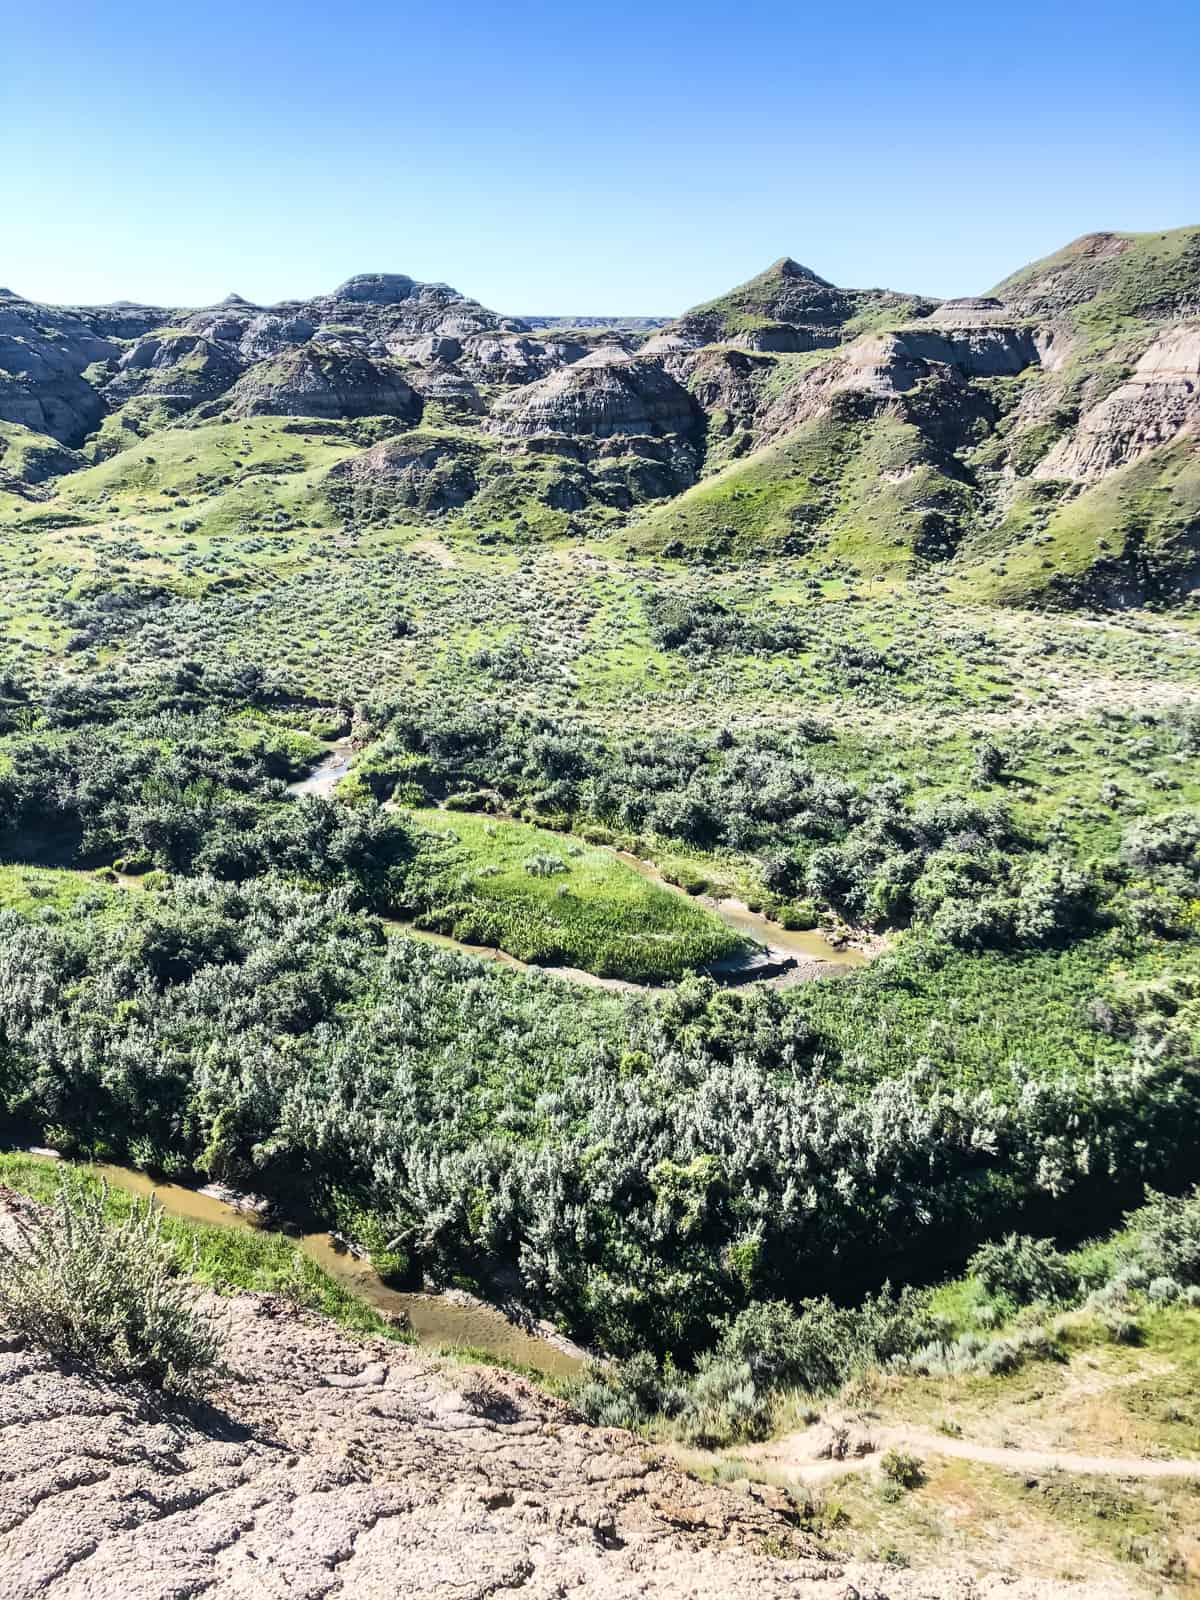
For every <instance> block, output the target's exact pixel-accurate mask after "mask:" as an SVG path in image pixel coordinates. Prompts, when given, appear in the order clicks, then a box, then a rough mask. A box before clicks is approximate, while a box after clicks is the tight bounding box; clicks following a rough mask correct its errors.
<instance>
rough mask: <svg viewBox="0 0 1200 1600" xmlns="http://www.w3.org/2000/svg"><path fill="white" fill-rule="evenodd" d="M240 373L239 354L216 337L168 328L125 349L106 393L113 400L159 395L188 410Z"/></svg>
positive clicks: (115, 401)
mask: <svg viewBox="0 0 1200 1600" xmlns="http://www.w3.org/2000/svg"><path fill="white" fill-rule="evenodd" d="M240 372H241V366H240V364H239V363H238V361H237V360H236V358H235V357H234V355H233V354H232V353H231V352H230V351H229V350H228V349H227V348H225V347H224V346H223V345H222V344H221V343H219V342H218V341H217V340H215V339H210V338H206V337H205V336H204V335H203V334H201V333H195V332H192V331H191V330H190V329H185V328H178V329H176V328H168V329H163V330H161V331H160V332H158V333H148V334H146V335H145V336H144V337H143V338H141V339H138V340H136V341H135V343H134V344H133V345H132V346H131V347H130V348H129V349H128V350H126V352H125V353H124V355H123V356H122V357H121V359H120V361H119V362H118V363H117V370H116V372H115V374H114V375H113V377H112V378H111V379H110V380H109V382H108V383H106V384H105V385H104V395H105V398H106V399H107V400H108V401H109V403H110V404H112V405H121V404H122V403H123V402H124V401H126V400H130V399H132V398H134V396H137V395H154V396H155V397H157V398H158V399H161V400H163V401H164V402H167V403H171V404H173V405H174V406H175V407H176V408H178V409H186V408H188V407H190V406H194V405H199V404H200V403H201V402H202V401H205V400H212V399H215V398H216V397H217V396H218V395H221V394H224V392H225V390H226V389H228V388H229V386H230V384H232V383H233V382H234V381H235V380H236V379H237V377H238V375H239V373H240Z"/></svg>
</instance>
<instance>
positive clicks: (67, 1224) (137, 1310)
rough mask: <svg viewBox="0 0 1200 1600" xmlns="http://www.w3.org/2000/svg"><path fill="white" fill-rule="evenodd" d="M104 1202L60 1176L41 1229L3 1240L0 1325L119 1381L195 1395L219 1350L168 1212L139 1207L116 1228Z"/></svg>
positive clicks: (212, 1372)
mask: <svg viewBox="0 0 1200 1600" xmlns="http://www.w3.org/2000/svg"><path fill="white" fill-rule="evenodd" d="M106 1193H107V1191H106V1189H105V1187H104V1186H103V1185H101V1187H100V1189H99V1191H97V1192H92V1191H89V1190H88V1189H85V1188H83V1187H82V1186H81V1185H80V1184H78V1183H76V1182H74V1181H72V1179H71V1178H69V1177H68V1176H66V1175H64V1176H63V1178H62V1180H61V1182H60V1185H59V1191H58V1196H57V1199H56V1201H55V1204H54V1205H53V1206H52V1207H51V1208H50V1209H49V1210H48V1212H47V1213H46V1215H45V1217H44V1219H41V1220H39V1221H38V1222H37V1223H36V1224H33V1225H29V1224H25V1223H18V1225H17V1228H16V1238H15V1239H14V1240H13V1241H12V1242H5V1241H4V1240H2V1239H0V1323H3V1324H5V1325H6V1326H7V1327H9V1328H10V1329H11V1330H12V1331H13V1332H14V1333H18V1334H23V1335H24V1336H25V1337H26V1338H27V1339H28V1340H29V1341H30V1342H31V1343H32V1344H36V1345H40V1346H42V1347H43V1348H44V1349H47V1350H49V1351H50V1352H51V1353H52V1354H53V1355H56V1356H70V1357H73V1358H74V1359H75V1360H78V1361H82V1362H85V1363H86V1364H87V1365H89V1366H92V1367H95V1368H97V1369H98V1370H100V1371H101V1372H105V1373H107V1374H109V1375H110V1376H112V1377H114V1378H120V1379H137V1380H138V1381H140V1382H142V1383H146V1384H150V1385H151V1386H152V1387H154V1388H157V1389H164V1390H166V1391H168V1392H169V1393H172V1394H177V1395H198V1394H200V1393H202V1392H203V1391H204V1389H205V1388H206V1387H207V1386H208V1384H209V1383H210V1381H211V1380H212V1379H213V1378H214V1377H215V1376H216V1373H217V1370H218V1342H217V1337H216V1334H215V1332H214V1330H213V1328H212V1327H211V1326H210V1324H209V1322H208V1321H207V1319H206V1318H205V1317H203V1316H202V1315H201V1314H200V1313H199V1312H198V1311H197V1309H196V1307H195V1304H194V1300H193V1295H192V1291H191V1289H190V1287H189V1285H188V1283H187V1280H186V1279H185V1278H184V1277H183V1276H181V1274H180V1272H179V1265H178V1262H177V1259H176V1256H175V1253H174V1251H173V1250H172V1249H171V1247H170V1245H168V1244H167V1242H166V1241H165V1240H164V1239H163V1237H162V1208H161V1207H160V1206H158V1205H157V1204H156V1203H155V1202H154V1201H153V1200H146V1201H145V1202H144V1203H143V1202H137V1203H135V1204H134V1206H133V1207H132V1209H131V1210H130V1212H129V1215H128V1217H126V1219H125V1221H124V1222H122V1223H120V1224H119V1225H114V1224H112V1223H110V1222H108V1221H107V1219H106V1217H105V1199H106Z"/></svg>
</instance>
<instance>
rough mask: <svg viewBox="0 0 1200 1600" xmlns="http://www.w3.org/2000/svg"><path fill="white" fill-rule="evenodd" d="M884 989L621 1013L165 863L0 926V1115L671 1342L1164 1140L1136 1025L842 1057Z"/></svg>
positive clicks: (1188, 1057)
mask: <svg viewBox="0 0 1200 1600" xmlns="http://www.w3.org/2000/svg"><path fill="white" fill-rule="evenodd" d="M956 959H957V960H958V961H959V962H960V963H961V964H964V965H968V966H969V965H970V962H971V959H972V958H967V957H961V958H956ZM954 982H955V976H954V970H953V967H951V968H950V969H944V970H943V971H942V974H941V977H940V979H939V981H938V983H937V984H936V985H934V987H933V991H932V994H931V998H930V999H929V1000H927V1001H923V1002H921V1003H922V1004H923V1005H924V1007H925V1011H924V1015H925V1018H926V1026H927V1027H928V1026H929V1024H930V1023H932V1022H933V1020H934V1018H935V1017H936V1016H937V1015H938V1013H939V1011H940V1010H941V1009H942V1008H944V1006H945V1003H946V995H947V993H948V992H952V986H953V984H954ZM905 983H906V967H905V965H904V964H903V963H900V964H897V965H895V966H894V967H893V969H892V971H891V973H890V975H888V974H882V973H872V974H871V975H869V977H868V978H866V979H864V980H861V981H859V983H858V984H857V985H856V991H857V993H858V997H859V1010H858V1015H857V1020H856V1021H855V1024H854V1027H853V1029H852V1030H849V1031H846V1030H845V1028H844V1021H845V1019H844V1016H843V1024H842V1031H841V1032H840V1035H839V1031H838V1029H836V1028H832V1027H830V1026H829V1024H828V1023H827V1021H826V1020H825V1018H824V1010H825V1009H826V1008H828V1007H829V1006H830V1003H831V1002H830V998H829V996H830V994H831V992H832V991H831V990H830V989H828V988H826V989H825V993H824V997H823V998H822V999H821V1000H820V1003H815V998H816V990H818V989H821V988H822V987H823V986H813V987H811V988H810V989H809V990H808V991H804V992H802V994H801V996H800V997H799V999H798V1000H797V999H792V998H789V997H787V996H785V995H783V994H781V993H779V992H776V991H772V990H747V991H722V990H718V989H716V988H715V987H714V986H713V985H712V984H711V983H709V982H707V981H705V980H690V981H687V982H684V983H683V984H681V985H680V986H679V987H678V988H677V989H676V990H675V991H673V992H671V993H670V994H669V995H668V996H666V997H665V998H664V999H663V1000H662V1001H661V1002H659V1003H657V1004H650V1003H647V1002H645V1001H642V1000H636V1001H629V1002H618V1001H615V1000H612V999H609V998H607V997H603V996H592V995H585V994H581V993H579V992H577V991H575V990H573V989H568V988H565V987H564V986H562V985H561V984H556V983H555V982H554V981H553V980H550V979H539V978H532V977H531V978H523V977H521V976H519V975H512V974H507V973H504V972H502V971H499V970H495V969H481V968H480V967H478V966H477V965H476V964H474V963H472V962H470V961H469V960H467V959H465V958H460V957H457V956H454V955H451V954H448V953H443V952H440V951H433V950H430V949H427V948H423V947H421V946H419V945H416V944H414V943H412V942H411V941H407V940H405V941H391V942H388V941H385V940H384V938H383V936H382V933H381V930H380V929H379V926H378V924H375V923H373V922H372V921H371V920H370V919H368V918H363V917H362V916H359V915H355V914H353V913H352V912H351V910H350V906H349V902H348V900H347V898H346V897H345V893H344V892H343V893H342V894H341V895H336V894H335V895H331V896H321V895H317V894H312V893H308V892H304V891H302V890H301V889H300V888H298V887H296V886H294V885H289V884H285V883H281V882H278V881H272V880H270V879H264V880H260V881H257V882H254V883H251V884H247V885H244V886H240V887H238V886H232V885H219V884H216V883H213V882H211V881H206V880H195V881H180V882H177V883H176V884H175V885H174V886H173V887H172V888H171V889H170V890H169V891H168V892H165V893H163V894H159V895H154V896H146V897H144V898H143V899H141V900H139V902H138V903H137V904H136V905H134V906H132V907H131V908H130V910H129V913H128V915H127V916H126V917H125V918H124V919H120V920H115V921H112V920H110V921H108V922H101V923H97V922H96V920H95V919H91V918H89V917H88V916H87V915H86V914H85V913H81V914H78V915H65V916H63V917H62V918H61V920H59V921H56V922H53V921H52V922H39V923H37V924H31V923H29V922H27V921H24V920H22V919H21V918H19V917H18V916H16V915H15V914H13V913H7V914H3V915H0V984H2V985H3V988H4V992H5V995H6V997H7V1005H6V1009H5V1013H4V1017H3V1019H2V1024H0V1110H2V1112H3V1114H4V1116H5V1119H6V1121H7V1123H8V1125H9V1127H10V1128H12V1129H13V1130H14V1131H25V1132H26V1136H28V1135H29V1134H35V1135H36V1136H37V1137H38V1138H39V1139H41V1138H44V1137H46V1136H47V1135H46V1130H47V1129H48V1128H49V1129H50V1130H52V1131H51V1135H50V1136H51V1137H54V1138H56V1139H57V1140H58V1141H59V1142H60V1143H62V1144H64V1145H65V1146H66V1147H68V1148H75V1149H79V1150H89V1151H92V1152H95V1153H97V1154H108V1155H115V1156H121V1155H127V1154H128V1153H129V1152H130V1151H131V1149H132V1148H133V1141H134V1140H135V1139H136V1140H138V1141H139V1145H138V1151H139V1154H140V1156H141V1158H142V1159H143V1160H148V1161H150V1162H152V1163H153V1162H154V1161H157V1162H159V1163H160V1164H164V1165H165V1164H167V1163H169V1162H173V1163H174V1164H175V1165H176V1166H178V1165H179V1164H180V1163H184V1164H189V1165H194V1166H196V1167H197V1168H199V1169H200V1170H202V1171H204V1172H208V1173H213V1174H216V1175H220V1176H222V1177H224V1178H226V1179H229V1180H231V1181H233V1182H235V1183H248V1184H251V1185H254V1186H258V1187H266V1188H268V1189H269V1190H271V1191H273V1192H275V1193H277V1194H280V1195H282V1196H284V1197H286V1198H287V1199H288V1201H289V1203H291V1204H293V1205H297V1206H299V1205H301V1204H302V1203H304V1204H307V1205H308V1206H309V1207H311V1208H312V1209H313V1210H314V1211H315V1212H317V1213H318V1214H323V1215H327V1216H328V1215H330V1214H336V1213H337V1211H338V1209H339V1207H341V1208H344V1207H350V1206H353V1207H357V1208H358V1209H359V1210H360V1211H366V1212H369V1213H370V1214H371V1215H372V1216H373V1217H374V1218H375V1219H376V1220H377V1221H378V1223H379V1225H380V1228H381V1229H382V1237H385V1238H386V1239H388V1240H394V1241H397V1249H400V1250H402V1251H403V1252H404V1253H405V1254H406V1256H407V1257H408V1258H409V1259H410V1260H411V1261H412V1262H413V1263H414V1264H417V1265H420V1266H422V1267H424V1268H426V1269H429V1270H434V1271H443V1272H456V1271H457V1272H463V1271H466V1272H468V1273H473V1274H475V1275H481V1274H482V1275H484V1276H486V1274H487V1272H488V1270H489V1269H490V1268H494V1267H495V1266H496V1265H497V1264H499V1263H510V1264H511V1265H513V1266H515V1267H516V1268H517V1270H518V1271H519V1272H520V1275H521V1278H522V1281H523V1283H524V1286H525V1291H526V1293H527V1294H528V1295H529V1297H530V1298H531V1299H533V1300H535V1301H536V1302H537V1303H538V1304H540V1305H541V1306H543V1307H544V1308H546V1309H547V1310H549V1311H552V1312H553V1313H555V1314H556V1315H557V1316H559V1317H560V1318H561V1319H562V1320H563V1321H564V1322H566V1323H567V1324H568V1325H569V1326H571V1327H572V1328H574V1329H576V1330H578V1331H580V1332H582V1333H584V1334H587V1335H590V1336H593V1337H597V1338H599V1339H601V1340H602V1341H603V1342H604V1343H606V1344H607V1345H608V1346H609V1347H610V1348H612V1349H615V1350H631V1349H635V1348H638V1347H641V1346H643V1345H649V1346H651V1347H652V1348H656V1349H659V1350H676V1351H688V1350H695V1349H698V1348H703V1347H704V1346H705V1345H706V1344H708V1343H710V1342H711V1341H712V1339H713V1338H714V1333H713V1326H714V1319H720V1318H721V1317H726V1316H736V1315H737V1313H738V1312H739V1311H741V1310H743V1309H745V1308H746V1307H747V1306H750V1305H752V1304H753V1303H754V1302H756V1301H763V1300H773V1299H786V1300H788V1301H791V1302H795V1301H797V1300H800V1299H802V1298H803V1297H804V1295H805V1294H810V1293H811V1292H812V1291H813V1290H814V1289H816V1290H823V1291H826V1292H835V1293H837V1294H838V1295H841V1296H846V1295H853V1294H857V1293H860V1292H861V1291H863V1290H865V1289H867V1288H870V1287H871V1286H872V1285H873V1284H878V1282H879V1281H880V1279H881V1278H882V1277H883V1276H884V1275H885V1274H890V1275H891V1276H892V1277H893V1278H894V1279H899V1280H905V1279H909V1278H911V1277H912V1276H913V1275H914V1274H916V1273H918V1272H929V1271H933V1270H936V1269H937V1268H938V1267H939V1266H944V1265H947V1264H950V1263H953V1262H956V1261H958V1260H960V1259H961V1255H962V1252H963V1251H964V1248H967V1247H969V1246H970V1245H971V1244H972V1243H975V1242H978V1241H979V1240H980V1239H982V1238H986V1237H989V1236H991V1235H992V1234H994V1233H995V1231H996V1229H997V1227H998V1226H999V1225H1002V1224H1003V1222H1004V1221H1005V1220H1008V1221H1009V1224H1010V1225H1011V1223H1012V1222H1013V1221H1015V1219H1016V1218H1017V1217H1019V1216H1022V1215H1029V1216H1031V1217H1038V1218H1039V1219H1040V1218H1041V1217H1042V1216H1045V1215H1049V1214H1050V1213H1051V1211H1052V1213H1053V1215H1054V1216H1056V1217H1060V1218H1061V1217H1063V1216H1067V1215H1070V1214H1071V1213H1072V1211H1074V1212H1075V1213H1076V1214H1078V1215H1080V1216H1081V1217H1086V1216H1088V1215H1089V1214H1090V1211H1091V1208H1093V1207H1094V1206H1095V1205H1096V1203H1097V1202H1099V1203H1101V1204H1111V1203H1112V1197H1113V1196H1114V1195H1119V1194H1120V1193H1121V1192H1122V1190H1123V1189H1126V1190H1127V1189H1128V1188H1129V1187H1131V1186H1132V1187H1136V1185H1137V1183H1138V1182H1139V1180H1140V1179H1142V1178H1150V1179H1162V1178H1171V1179H1173V1178H1174V1177H1175V1175H1176V1173H1177V1171H1178V1168H1179V1163H1180V1162H1181V1161H1183V1160H1185V1159H1186V1155H1187V1147H1188V1137H1189V1136H1188V1131H1187V1130H1188V1127H1189V1121H1190V1118H1191V1117H1192V1116H1193V1115H1194V1114H1195V1112H1196V1110H1197V1109H1198V1101H1200V1077H1198V1074H1197V1070H1196V1057H1195V1055H1194V1054H1193V1053H1192V1047H1191V1045H1190V1043H1189V1042H1188V1041H1187V1039H1186V1038H1184V1039H1179V1040H1174V1041H1173V1042H1170V1043H1168V1044H1166V1045H1164V1042H1163V1040H1162V1038H1161V1037H1154V1036H1152V1035H1144V1034H1143V1032H1142V1031H1141V1029H1140V1028H1139V1027H1138V1026H1137V1025H1136V1024H1135V1026H1134V1029H1133V1032H1132V1034H1131V1036H1130V1038H1129V1039H1127V1040H1112V1039H1106V1038H1104V1037H1103V1036H1097V1037H1098V1040H1099V1045H1098V1048H1097V1050H1096V1053H1095V1054H1094V1055H1092V1056H1089V1055H1088V1054H1087V1053H1081V1054H1080V1055H1079V1056H1078V1057H1077V1059H1076V1060H1075V1062H1074V1064H1073V1069H1072V1071H1071V1073H1069V1074H1068V1073H1064V1072H1058V1073H1056V1072H1054V1071H1053V1070H1049V1071H1048V1070H1047V1067H1046V1065H1045V1064H1044V1063H1040V1062H1038V1063H1033V1062H1025V1061H1021V1060H1020V1059H1019V1058H1012V1059H1009V1060H1007V1061H1005V1062H1004V1063H1000V1064H998V1065H997V1068H996V1072H995V1078H994V1082H993V1083H992V1084H991V1085H990V1086H984V1085H982V1084H980V1083H979V1082H978V1081H976V1080H975V1079H974V1078H973V1077H972V1075H971V1074H970V1073H969V1072H964V1071H963V1069H962V1068H960V1067H958V1066H957V1065H956V1064H955V1060H954V1049H953V1044H952V1042H948V1043H947V1046H946V1047H945V1049H944V1052H943V1056H942V1059H941V1061H940V1062H939V1063H938V1064H937V1065H936V1066H935V1065H934V1063H933V1062H932V1061H930V1060H925V1061H921V1060H912V1059H911V1058H910V1060H909V1064H908V1066H907V1067H904V1068H902V1069H901V1070H895V1069H894V1068H893V1067H892V1066H891V1064H890V1063H889V1062H888V1059H887V1057H886V1054H885V1055H881V1056H880V1058H879V1060H878V1062H876V1063H872V1060H871V1057H870V1054H869V1045H870V1041H872V1040H874V1039H876V1038H878V1037H880V1036H881V1022H880V1020H879V1019H880V1017H881V1014H882V1009H883V1008H884V1007H885V1006H886V1004H887V997H888V996H889V995H890V994H891V993H892V992H893V991H894V989H895V987H896V986H897V985H899V986H900V987H901V989H903V987H904V985H905ZM948 985H949V986H951V987H950V989H949V991H948V987H947V986H948ZM849 992H851V991H847V993H849ZM810 997H811V998H810ZM929 1037H930V1039H931V1040H932V1039H933V1037H934V1034H933V1031H932V1029H930V1033H929ZM1143 1040H1145V1043H1144V1044H1143ZM840 1337H841V1335H840V1334H837V1333H836V1331H835V1333H834V1334H833V1335H831V1338H832V1340H833V1342H834V1343H836V1342H837V1340H838V1339H839V1338H840ZM789 1359H792V1358H790V1357H789ZM805 1359H806V1360H807V1359H809V1358H808V1357H806V1358H805ZM814 1359H815V1358H814Z"/></svg>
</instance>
